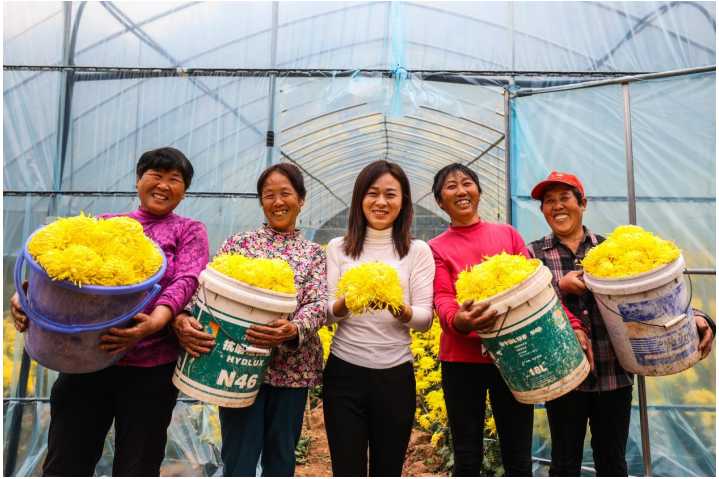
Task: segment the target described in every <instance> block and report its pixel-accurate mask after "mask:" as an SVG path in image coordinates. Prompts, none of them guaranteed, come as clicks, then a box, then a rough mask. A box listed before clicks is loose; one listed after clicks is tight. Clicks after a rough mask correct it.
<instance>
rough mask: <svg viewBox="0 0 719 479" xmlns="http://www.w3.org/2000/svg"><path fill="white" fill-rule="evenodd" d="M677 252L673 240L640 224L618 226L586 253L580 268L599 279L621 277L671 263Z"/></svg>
mask: <svg viewBox="0 0 719 479" xmlns="http://www.w3.org/2000/svg"><path fill="white" fill-rule="evenodd" d="M680 254H681V251H680V250H679V248H677V245H675V244H674V243H673V242H671V241H668V240H663V239H661V238H660V237H658V236H656V235H654V234H652V233H650V232H649V231H645V230H644V229H643V228H642V227H640V226H635V225H624V226H618V227H617V228H615V229H614V231H612V234H610V235H609V236H608V237H607V239H606V240H605V241H604V242H603V243H601V244H600V245H598V246H595V247H594V248H592V249H591V250H589V252H588V253H587V256H586V257H585V258H584V260H583V261H582V266H583V267H584V270H585V271H586V272H587V273H589V274H591V275H592V276H597V277H599V278H624V277H627V276H634V275H637V274H640V273H644V272H646V271H651V270H653V269H655V268H658V267H660V266H663V265H665V264H668V263H671V262H672V261H674V260H675V259H677V258H678V257H679V255H680Z"/></svg>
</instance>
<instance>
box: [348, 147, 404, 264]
mask: <svg viewBox="0 0 719 479" xmlns="http://www.w3.org/2000/svg"><path fill="white" fill-rule="evenodd" d="M385 173H389V174H390V175H392V176H393V177H394V179H396V180H397V181H399V185H400V186H401V187H402V207H401V209H400V212H399V216H397V219H395V220H394V224H392V241H393V243H394V249H395V250H396V251H397V254H399V257H400V258H404V257H405V256H406V255H407V253H409V247H410V244H411V242H412V237H411V236H410V231H409V230H410V228H411V226H412V216H413V214H414V210H413V208H412V194H411V192H410V189H409V180H408V179H407V175H406V174H405V173H404V170H402V168H401V167H400V166H399V165H398V164H396V163H391V162H389V161H385V160H378V161H374V162H372V163H370V164H369V165H367V166H365V167H364V168H363V169H362V171H361V172H360V174H359V176H357V179H356V180H355V186H354V189H353V190H352V204H351V205H350V215H349V220H348V223H349V225H348V227H347V234H346V235H345V237H344V250H345V254H346V255H347V256H351V257H352V258H355V259H357V258H358V257H359V255H360V254H362V248H363V247H364V240H365V237H366V236H367V218H365V215H364V211H362V201H363V200H364V197H365V195H366V194H367V191H368V190H369V189H370V187H371V186H372V184H373V183H374V182H375V181H377V179H378V178H379V177H380V176H382V175H384V174H385Z"/></svg>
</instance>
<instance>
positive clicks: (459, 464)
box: [429, 163, 588, 476]
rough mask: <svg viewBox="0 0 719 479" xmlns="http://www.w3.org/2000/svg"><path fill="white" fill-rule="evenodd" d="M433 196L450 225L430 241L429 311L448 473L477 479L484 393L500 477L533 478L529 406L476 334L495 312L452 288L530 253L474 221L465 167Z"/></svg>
mask: <svg viewBox="0 0 719 479" xmlns="http://www.w3.org/2000/svg"><path fill="white" fill-rule="evenodd" d="M432 192H433V193H434V197H435V199H436V201H437V203H438V204H439V206H440V208H442V210H444V211H445V212H446V213H447V214H448V215H449V217H450V218H451V220H452V222H451V224H450V226H449V228H448V229H447V231H445V232H444V233H442V234H440V235H439V236H437V237H436V238H434V239H432V240H431V241H429V245H430V247H431V249H432V254H433V255H434V260H435V266H436V272H435V277H434V306H435V309H436V310H437V314H438V315H439V320H440V323H441V325H442V336H441V338H440V348H439V359H440V361H441V363H442V389H443V390H444V400H445V404H446V405H447V416H448V419H449V427H450V430H451V433H452V434H451V436H452V445H453V446H454V470H453V474H452V475H453V476H479V475H480V470H481V466H482V461H483V453H484V450H483V438H484V419H485V398H486V397H487V391H489V399H490V402H491V406H492V411H493V413H494V419H495V422H496V424H497V433H498V435H499V440H500V447H501V454H502V463H503V465H504V470H505V474H506V475H507V476H531V475H532V455H531V447H532V423H533V416H534V408H533V406H532V405H527V404H521V403H519V402H517V401H516V400H515V399H514V396H512V393H511V392H510V390H509V388H508V387H507V385H506V384H505V383H504V381H503V380H502V377H501V376H500V374H499V371H498V370H497V367H496V366H495V365H494V363H493V361H492V358H491V357H490V356H489V354H488V353H487V350H486V349H485V348H484V346H483V345H482V341H481V339H480V337H479V335H477V331H491V330H492V329H494V323H495V320H496V317H497V315H496V312H495V311H494V310H491V309H489V307H488V304H487V303H477V304H474V303H473V302H472V301H467V302H465V303H464V304H462V305H459V304H458V303H457V299H456V291H455V288H454V283H455V281H456V280H457V276H458V275H459V273H460V272H461V271H463V270H465V269H467V268H469V267H471V266H473V265H475V264H478V263H481V262H482V261H484V258H485V257H486V256H492V255H495V254H499V253H501V252H503V251H504V252H506V253H509V254H523V255H525V256H527V257H529V253H528V252H527V248H526V247H525V245H524V240H523V239H522V237H521V236H520V234H519V233H518V232H517V230H515V229H514V228H513V227H512V226H511V225H506V224H495V223H487V222H485V221H482V220H481V219H480V218H479V215H478V213H477V208H478V206H479V199H480V194H481V193H482V188H481V187H480V185H479V179H478V178H477V175H476V174H475V173H474V172H473V171H472V170H470V169H469V168H467V167H466V166H464V165H461V164H459V163H454V164H451V165H448V166H445V167H444V168H442V169H441V170H439V172H437V174H436V175H435V177H434V184H433V185H432ZM570 321H571V322H572V327H573V328H575V331H576V332H577V336H578V338H579V340H580V342H581V343H582V345H583V346H586V345H588V343H587V341H586V335H585V333H584V332H583V331H582V330H581V326H580V323H579V322H578V321H577V320H576V318H574V317H573V316H571V317H570Z"/></svg>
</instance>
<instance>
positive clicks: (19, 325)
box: [10, 281, 27, 333]
mask: <svg viewBox="0 0 719 479" xmlns="http://www.w3.org/2000/svg"><path fill="white" fill-rule="evenodd" d="M23 288H25V289H27V281H26V282H25V284H23ZM10 315H11V316H12V319H13V320H14V322H15V329H17V330H18V332H20V333H23V332H25V330H26V329H27V315H26V314H25V311H23V310H22V306H21V305H20V296H19V295H18V294H17V293H15V294H13V295H12V297H11V298H10Z"/></svg>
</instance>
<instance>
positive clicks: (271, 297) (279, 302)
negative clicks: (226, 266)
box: [197, 266, 297, 313]
mask: <svg viewBox="0 0 719 479" xmlns="http://www.w3.org/2000/svg"><path fill="white" fill-rule="evenodd" d="M199 282H200V288H202V287H205V288H207V289H208V290H210V291H212V292H214V293H217V294H219V295H221V296H224V297H226V298H229V299H231V300H233V301H237V302H238V303H242V304H246V305H248V306H252V307H255V308H259V309H264V310H265V311H274V312H277V313H293V312H294V311H295V310H296V309H297V297H296V295H295V294H292V293H281V292H278V291H272V290H270V289H264V288H258V287H256V286H251V285H249V284H247V283H244V282H242V281H238V280H236V279H234V278H231V277H229V276H227V275H226V274H222V273H220V272H219V271H217V270H214V269H212V268H210V267H209V266H208V267H207V268H205V270H204V271H203V272H202V273H200V277H199ZM197 294H198V295H201V294H202V291H201V289H200V290H198V292H197Z"/></svg>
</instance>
